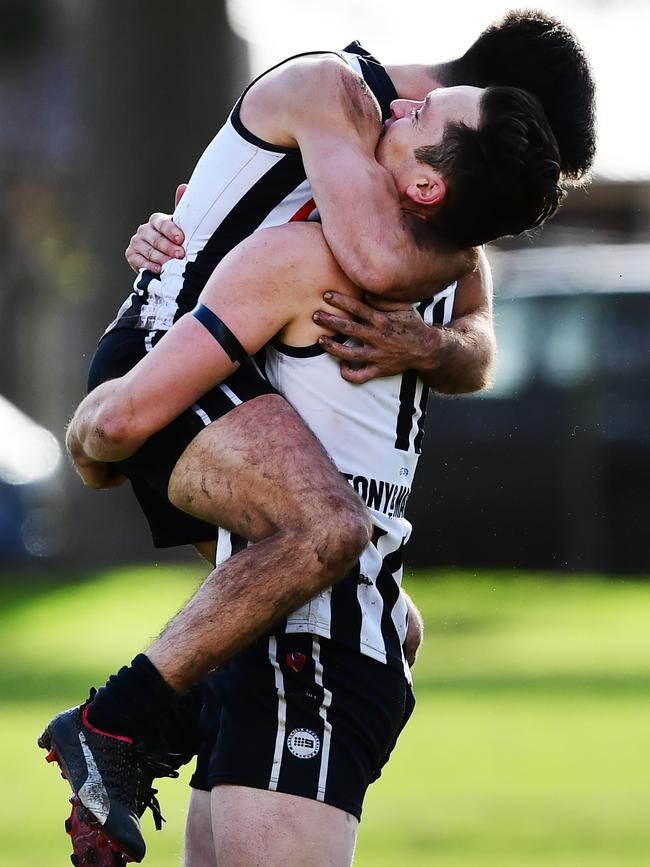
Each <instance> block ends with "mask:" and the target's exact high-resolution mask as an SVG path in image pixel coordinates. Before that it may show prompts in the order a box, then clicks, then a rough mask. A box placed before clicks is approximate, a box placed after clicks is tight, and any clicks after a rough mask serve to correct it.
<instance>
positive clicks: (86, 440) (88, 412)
mask: <svg viewBox="0 0 650 867" xmlns="http://www.w3.org/2000/svg"><path fill="white" fill-rule="evenodd" d="M120 383H121V380H119V379H117V380H110V381H109V382H105V383H103V384H102V385H100V386H98V387H97V388H96V389H95V390H94V391H92V392H91V393H90V394H89V395H88V396H87V397H85V398H84V399H83V400H82V402H81V403H80V404H79V406H78V407H77V410H76V412H75V414H74V416H73V417H72V420H71V421H70V424H69V425H68V430H67V434H66V446H67V449H68V453H69V455H70V457H71V459H72V461H73V462H74V464H75V466H77V468H81V467H83V466H86V465H89V464H92V463H97V462H99V463H111V462H114V461H119V460H124V459H125V458H127V457H129V456H130V455H131V454H132V453H133V452H134V451H135V450H136V449H137V447H138V442H136V440H135V439H134V437H133V434H132V433H131V434H130V433H129V432H128V428H129V421H130V418H129V414H128V407H127V406H124V405H123V404H121V403H120V399H119V385H120Z"/></svg>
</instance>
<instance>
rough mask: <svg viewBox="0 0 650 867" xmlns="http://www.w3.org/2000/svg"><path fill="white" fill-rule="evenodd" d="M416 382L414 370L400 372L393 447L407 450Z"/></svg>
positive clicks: (416, 376)
mask: <svg viewBox="0 0 650 867" xmlns="http://www.w3.org/2000/svg"><path fill="white" fill-rule="evenodd" d="M417 383H418V375H417V373H416V372H415V371H414V370H407V371H405V372H404V373H403V374H402V385H401V388H400V390H399V412H398V413H397V431H396V434H397V435H396V437H395V448H396V449H400V451H403V452H407V451H408V450H409V443H410V439H411V428H412V427H413V414H414V412H415V390H416V387H417Z"/></svg>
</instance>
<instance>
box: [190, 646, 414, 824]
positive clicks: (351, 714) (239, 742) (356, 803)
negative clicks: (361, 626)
mask: <svg viewBox="0 0 650 867" xmlns="http://www.w3.org/2000/svg"><path fill="white" fill-rule="evenodd" d="M202 690H203V694H204V706H203V710H202V713H201V733H202V737H203V743H202V746H201V748H200V750H199V754H198V759H197V765H196V772H195V773H194V776H193V777H192V780H191V782H190V785H191V786H192V787H193V788H195V789H202V790H204V791H210V790H211V789H212V788H213V786H217V785H219V784H232V785H238V786H250V787H252V788H255V789H269V790H272V791H278V792H285V793H287V794H291V795H300V796H302V797H305V798H311V799H312V800H317V801H323V802H324V803H326V804H331V805H332V806H333V807H338V808H339V809H341V810H345V811H346V812H348V813H351V814H352V815H354V816H356V817H357V818H360V817H361V808H362V804H363V798H364V796H365V793H366V789H367V788H368V786H369V785H370V783H372V782H373V781H374V780H376V779H377V778H378V777H379V775H380V773H381V769H382V767H383V766H384V765H385V764H386V762H387V761H388V757H389V756H390V753H391V751H392V749H393V747H394V746H395V743H396V742H397V738H398V736H399V734H400V732H401V731H402V729H403V727H404V725H405V724H406V722H407V720H408V718H409V717H410V715H411V712H412V711H413V707H414V706H415V699H414V697H413V692H412V690H411V687H410V685H409V684H408V682H407V680H406V678H405V677H404V674H403V673H402V672H400V671H398V670H396V669H393V668H390V667H389V666H387V665H383V664H382V663H380V662H377V661H375V660H374V659H371V658H370V657H368V656H364V655H362V654H360V653H357V652H354V651H353V650H351V649H348V648H346V647H344V646H343V645H341V644H338V643H336V642H333V641H329V640H328V639H326V638H319V637H318V636H315V635H305V634H295V635H277V636H270V637H269V636H265V637H264V638H260V639H258V640H257V641H256V642H255V643H254V644H253V645H252V646H251V647H250V648H248V649H247V650H245V651H244V652H242V653H240V654H239V655H238V656H236V657H235V658H234V659H233V660H232V661H231V662H230V663H229V664H228V665H227V666H225V667H224V668H222V669H218V670H217V671H215V672H213V673H212V674H211V675H210V676H209V677H207V678H206V679H205V680H204V681H203V683H202Z"/></svg>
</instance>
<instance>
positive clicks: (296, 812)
mask: <svg viewBox="0 0 650 867" xmlns="http://www.w3.org/2000/svg"><path fill="white" fill-rule="evenodd" d="M358 827H359V823H358V821H357V819H356V818H355V817H354V816H352V815H350V813H346V812H344V811H343V810H339V809H337V808H336V807H331V806H330V805H329V804H324V803H322V802H321V801H312V800H310V799H309V798H300V797H298V796H297V795H287V794H284V793H283V792H269V791H266V790H264V789H250V788H247V787H245V786H216V787H215V788H214V789H213V790H212V833H213V840H214V847H215V852H216V856H217V863H218V865H219V867H349V865H350V864H351V863H352V858H353V855H354V846H355V842H356V835H357V829H358Z"/></svg>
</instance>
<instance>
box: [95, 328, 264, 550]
mask: <svg viewBox="0 0 650 867" xmlns="http://www.w3.org/2000/svg"><path fill="white" fill-rule="evenodd" d="M166 333H167V332H165V331H144V330H142V329H136V328H116V329H114V330H113V331H109V332H108V334H105V335H104V336H103V337H102V339H101V340H100V342H99V346H98V347H97V349H96V351H95V354H94V356H93V359H92V361H91V363H90V370H89V372H88V391H92V390H93V389H94V388H97V386H98V385H100V384H101V383H102V382H106V380H109V379H115V378H116V377H118V376H123V375H124V374H125V373H128V371H129V370H131V368H132V367H134V366H135V365H136V364H137V363H138V362H139V361H140V360H141V359H142V358H144V357H145V356H146V354H147V352H150V351H151V349H152V348H153V347H154V346H155V345H156V343H158V341H159V340H161V339H162V338H163V337H164V335H165V334H166ZM276 393H277V392H276V391H275V389H274V388H273V386H272V385H270V383H268V382H267V381H266V380H265V379H264V378H263V377H262V376H260V374H259V373H258V372H257V370H256V369H255V368H254V367H253V365H252V364H251V363H250V362H244V364H242V365H241V366H240V367H239V368H238V369H237V370H236V371H235V373H233V374H232V376H230V377H228V379H226V380H225V381H224V382H223V383H221V385H218V386H216V388H213V389H212V390H211V391H209V392H207V394H204V395H203V397H201V399H200V400H198V401H197V402H196V403H195V404H194V405H193V406H192V407H191V408H190V409H188V410H185V412H182V413H181V414H180V415H179V416H178V417H177V418H176V419H174V421H173V422H171V424H169V425H167V427H165V428H163V429H162V430H161V431H159V432H158V433H156V434H154V435H153V436H152V437H150V438H149V439H148V440H147V442H146V443H145V444H144V445H143V446H142V448H141V449H139V450H138V451H137V452H136V453H135V454H134V455H132V456H131V457H130V458H128V459H127V460H125V461H120V462H119V463H118V467H119V468H120V469H121V471H122V472H123V473H124V475H125V476H126V477H127V478H128V479H129V481H130V482H131V485H132V487H133V491H134V493H135V495H136V497H137V499H138V502H139V503H140V507H141V508H142V511H143V512H144V514H145V517H146V518H147V521H148V522H149V527H150V529H151V535H152V538H153V544H154V546H155V547H156V548H169V547H172V546H174V545H191V544H194V543H197V542H207V541H212V540H214V538H215V536H216V530H215V527H213V526H212V524H207V523H205V522H204V521H200V520H199V519H198V518H193V517H192V516H191V515H186V514H185V512H181V511H180V509H177V508H176V507H175V506H173V505H172V504H171V503H170V502H169V500H168V499H167V486H168V484H169V478H170V476H171V474H172V471H173V469H174V467H175V466H176V463H177V461H178V459H179V458H180V456H181V455H182V454H183V452H184V451H185V449H186V448H187V446H188V445H189V444H190V443H191V442H192V440H193V439H194V437H195V436H197V435H198V434H199V433H200V432H201V431H202V430H203V429H204V428H205V427H206V425H208V424H210V422H213V421H216V420H217V419H218V418H221V417H222V416H224V415H226V414H227V413H228V412H230V410H232V409H234V408H235V407H236V406H239V404H241V403H245V402H246V401H249V400H253V398H255V397H258V396H260V395H262V394H276Z"/></svg>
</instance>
